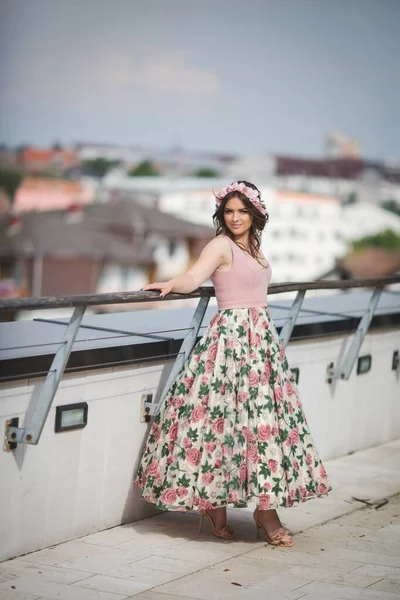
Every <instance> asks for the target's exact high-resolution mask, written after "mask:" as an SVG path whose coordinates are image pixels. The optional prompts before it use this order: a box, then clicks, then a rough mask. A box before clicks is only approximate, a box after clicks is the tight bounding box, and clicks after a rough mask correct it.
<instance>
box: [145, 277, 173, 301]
mask: <svg viewBox="0 0 400 600" xmlns="http://www.w3.org/2000/svg"><path fill="white" fill-rule="evenodd" d="M173 287H174V283H173V281H164V282H161V283H157V282H155V283H149V284H148V285H145V286H144V287H142V291H143V292H146V291H147V290H160V296H161V297H162V298H164V296H166V295H167V294H169V293H170V291H171V290H172V288H173Z"/></svg>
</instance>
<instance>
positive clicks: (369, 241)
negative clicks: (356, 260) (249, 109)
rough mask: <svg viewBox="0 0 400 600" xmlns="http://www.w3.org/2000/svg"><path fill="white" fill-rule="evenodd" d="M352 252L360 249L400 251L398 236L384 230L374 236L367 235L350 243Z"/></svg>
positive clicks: (388, 230)
mask: <svg viewBox="0 0 400 600" xmlns="http://www.w3.org/2000/svg"><path fill="white" fill-rule="evenodd" d="M352 245H353V250H360V249H362V248H371V247H373V248H383V249H385V250H400V235H399V234H398V233H396V232H395V231H393V229H385V230H384V231H380V232H379V233H377V234H375V235H367V236H365V237H362V238H360V239H358V240H354V241H353V242H352Z"/></svg>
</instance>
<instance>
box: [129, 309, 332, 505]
mask: <svg viewBox="0 0 400 600" xmlns="http://www.w3.org/2000/svg"><path fill="white" fill-rule="evenodd" d="M136 483H137V484H138V485H139V486H140V487H141V488H142V491H143V499H144V500H146V501H148V502H153V503H155V504H156V505H157V507H158V508H161V509H164V510H193V509H203V510H209V509H212V508H217V507H220V506H226V505H227V504H233V505H235V506H236V507H243V506H247V504H248V503H249V502H255V503H256V505H257V507H258V508H259V509H260V510H266V509H269V508H278V507H289V506H293V504H294V503H296V502H301V501H305V500H307V499H309V498H313V497H315V496H323V495H325V494H327V493H328V492H329V491H330V490H331V489H332V488H331V486H330V484H329V481H328V479H327V474H326V471H325V469H324V467H323V464H322V462H321V459H320V457H319V456H318V452H317V450H316V448H315V446H314V442H313V439H312V437H311V434H310V430H309V428H308V424H307V420H306V417H305V414H304V411H303V408H302V404H301V401H300V398H299V393H298V389H297V386H296V383H295V380H294V377H293V374H292V372H291V370H290V369H289V366H288V361H287V358H286V355H285V350H284V348H283V346H282V345H281V344H280V343H279V338H278V334H277V331H276V328H275V325H274V323H273V321H272V319H271V315H270V312H269V309H268V307H266V306H263V307H260V308H234V309H227V310H220V311H219V312H217V314H216V315H215V316H214V317H213V319H212V320H211V321H210V323H209V325H208V327H207V329H206V330H205V332H204V334H203V336H202V338H201V339H200V341H199V342H198V343H197V344H196V346H195V347H194V349H193V351H192V353H191V355H190V356H189V358H188V360H187V361H186V363H185V365H184V366H183V368H182V370H181V372H180V373H179V374H178V376H177V378H176V379H175V381H174V383H173V384H172V386H171V388H170V390H169V391H168V396H167V398H166V400H165V404H164V407H163V408H162V410H161V411H160V413H159V415H158V416H157V418H156V419H155V421H154V422H153V424H152V427H151V430H150V433H149V437H148V439H147V444H146V447H145V451H144V454H143V457H142V459H141V462H140V465H139V469H138V473H137V477H136Z"/></svg>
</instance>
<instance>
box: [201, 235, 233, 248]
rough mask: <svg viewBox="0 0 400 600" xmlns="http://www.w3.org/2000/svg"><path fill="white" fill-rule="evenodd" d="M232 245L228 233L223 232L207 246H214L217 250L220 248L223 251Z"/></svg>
mask: <svg viewBox="0 0 400 600" xmlns="http://www.w3.org/2000/svg"><path fill="white" fill-rule="evenodd" d="M230 247H231V242H230V238H229V237H228V236H227V235H222V234H221V235H217V236H216V237H215V238H213V239H212V240H211V241H210V242H208V244H207V245H206V248H213V249H215V250H219V251H222V252H224V251H228V250H230Z"/></svg>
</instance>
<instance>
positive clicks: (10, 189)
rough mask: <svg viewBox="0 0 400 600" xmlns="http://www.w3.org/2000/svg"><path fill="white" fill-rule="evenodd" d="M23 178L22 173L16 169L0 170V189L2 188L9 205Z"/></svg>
mask: <svg viewBox="0 0 400 600" xmlns="http://www.w3.org/2000/svg"><path fill="white" fill-rule="evenodd" d="M23 178H24V174H23V173H22V171H18V170H17V169H0V188H2V189H3V190H4V191H5V192H6V194H7V196H8V197H9V198H10V200H11V203H13V201H14V196H15V192H16V191H17V189H18V188H19V186H20V185H21V183H22V180H23Z"/></svg>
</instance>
